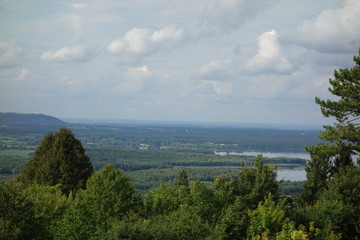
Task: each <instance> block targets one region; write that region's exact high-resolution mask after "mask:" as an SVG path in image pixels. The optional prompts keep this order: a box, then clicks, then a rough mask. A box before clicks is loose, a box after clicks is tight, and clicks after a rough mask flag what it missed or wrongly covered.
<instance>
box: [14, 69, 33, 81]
mask: <svg viewBox="0 0 360 240" xmlns="http://www.w3.org/2000/svg"><path fill="white" fill-rule="evenodd" d="M29 73H30V72H29V69H27V68H23V69H21V70H20V73H19V75H18V76H17V79H18V80H23V79H25V78H26V77H27V76H29Z"/></svg>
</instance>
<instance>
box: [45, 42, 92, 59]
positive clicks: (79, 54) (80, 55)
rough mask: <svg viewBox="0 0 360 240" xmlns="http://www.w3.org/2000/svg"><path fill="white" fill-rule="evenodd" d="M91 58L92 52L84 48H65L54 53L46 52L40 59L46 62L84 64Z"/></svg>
mask: <svg viewBox="0 0 360 240" xmlns="http://www.w3.org/2000/svg"><path fill="white" fill-rule="evenodd" d="M92 57H93V53H92V51H91V50H90V49H89V48H87V47H85V46H71V47H69V46H65V47H63V48H60V49H59V50H55V51H47V52H44V53H43V54H41V56H40V58H41V60H43V61H46V62H63V63H66V62H86V61H89V60H91V58H92Z"/></svg>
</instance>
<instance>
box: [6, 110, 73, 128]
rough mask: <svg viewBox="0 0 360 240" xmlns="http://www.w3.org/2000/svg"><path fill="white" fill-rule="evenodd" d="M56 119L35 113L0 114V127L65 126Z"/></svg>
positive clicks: (64, 123)
mask: <svg viewBox="0 0 360 240" xmlns="http://www.w3.org/2000/svg"><path fill="white" fill-rule="evenodd" d="M65 125H67V123H66V122H64V121H61V120H60V119H58V118H55V117H52V116H49V115H45V114H35V113H0V126H1V127H6V126H65Z"/></svg>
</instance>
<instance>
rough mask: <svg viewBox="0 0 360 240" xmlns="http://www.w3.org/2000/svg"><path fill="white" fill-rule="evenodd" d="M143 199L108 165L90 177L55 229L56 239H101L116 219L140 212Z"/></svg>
mask: <svg viewBox="0 0 360 240" xmlns="http://www.w3.org/2000/svg"><path fill="white" fill-rule="evenodd" d="M140 200H141V199H140V197H139V195H138V194H136V193H135V191H134V188H133V186H132V184H131V181H130V178H129V177H127V176H124V174H123V172H122V171H121V170H118V169H114V168H113V167H112V166H111V165H107V166H105V167H104V168H102V169H100V170H99V171H97V172H96V173H94V174H93V175H92V176H91V178H90V179H89V181H88V183H87V185H86V190H82V191H80V192H79V193H78V194H77V196H76V199H75V201H74V203H73V204H72V205H71V206H70V207H69V209H68V210H67V211H66V212H65V215H64V217H63V218H62V219H61V220H60V221H59V222H58V223H57V224H56V226H55V227H54V228H53V233H54V236H55V239H102V236H103V235H104V234H106V233H107V231H108V230H109V229H110V227H111V222H112V221H114V219H118V220H121V219H123V218H124V217H125V216H127V215H128V214H129V213H130V212H137V211H139V210H140V208H141V201H140Z"/></svg>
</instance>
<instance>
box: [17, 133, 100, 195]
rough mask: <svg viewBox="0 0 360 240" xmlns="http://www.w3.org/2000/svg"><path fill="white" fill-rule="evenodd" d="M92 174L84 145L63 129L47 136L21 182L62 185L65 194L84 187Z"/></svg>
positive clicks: (22, 176)
mask: <svg viewBox="0 0 360 240" xmlns="http://www.w3.org/2000/svg"><path fill="white" fill-rule="evenodd" d="M92 173H93V167H92V165H91V162H90V159H89V158H88V157H87V156H86V155H85V150H84V148H83V147H82V145H81V142H80V141H79V140H78V139H76V138H75V137H74V134H73V133H72V132H71V131H70V130H69V129H67V128H61V129H60V130H59V131H58V132H55V134H54V133H52V132H50V133H49V134H47V135H46V136H44V138H43V140H42V141H41V143H40V144H39V146H38V148H37V149H36V151H35V155H34V156H33V157H32V158H31V159H30V160H29V161H28V162H27V163H26V164H25V166H24V168H23V170H22V172H21V174H20V176H19V178H18V179H19V180H20V181H21V182H23V183H25V184H33V183H35V184H41V185H50V186H54V185H57V184H61V189H62V191H63V192H64V193H66V194H68V193H70V191H76V190H78V189H79V188H85V185H86V181H87V179H88V178H89V177H90V176H91V174H92Z"/></svg>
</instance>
